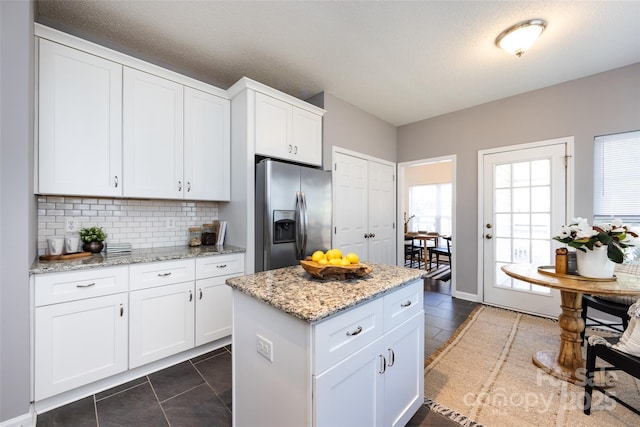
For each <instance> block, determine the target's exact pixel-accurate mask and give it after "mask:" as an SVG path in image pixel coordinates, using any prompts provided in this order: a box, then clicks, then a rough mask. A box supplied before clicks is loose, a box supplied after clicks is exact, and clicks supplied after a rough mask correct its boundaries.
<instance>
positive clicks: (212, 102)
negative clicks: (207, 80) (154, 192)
mask: <svg viewBox="0 0 640 427" xmlns="http://www.w3.org/2000/svg"><path fill="white" fill-rule="evenodd" d="M230 127H231V119H230V103H229V100H228V99H222V98H220V97H218V96H215V95H211V94H209V93H206V92H202V91H199V90H195V89H192V88H190V87H185V88H184V181H185V194H184V198H185V199H190V200H229V198H230V193H231V133H230Z"/></svg>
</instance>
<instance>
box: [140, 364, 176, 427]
mask: <svg viewBox="0 0 640 427" xmlns="http://www.w3.org/2000/svg"><path fill="white" fill-rule="evenodd" d="M145 376H146V377H147V381H149V386H150V387H151V392H152V393H153V395H154V396H155V397H156V402H158V406H159V407H160V410H161V411H162V415H163V416H164V419H165V420H166V421H167V425H168V426H169V427H171V421H169V417H167V413H166V412H165V410H164V407H163V406H162V403H161V402H160V399H159V398H158V393H156V388H155V387H154V386H153V383H152V382H151V378H149V375H145Z"/></svg>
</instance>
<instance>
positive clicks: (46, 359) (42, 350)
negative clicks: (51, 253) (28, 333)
mask: <svg viewBox="0 0 640 427" xmlns="http://www.w3.org/2000/svg"><path fill="white" fill-rule="evenodd" d="M126 270H127V269H126V267H124V268H121V267H119V268H111V269H108V268H106V269H96V270H91V271H88V272H74V273H55V274H49V275H42V276H38V277H37V278H36V279H35V300H36V308H35V320H34V378H35V384H34V397H35V399H36V400H40V399H44V398H47V397H50V396H53V395H55V394H59V393H62V392H65V391H67V390H71V389H73V388H76V387H79V386H81V385H84V384H88V383H90V382H93V381H97V380H100V379H103V378H106V377H108V376H111V375H115V374H117V373H120V372H123V371H126V370H127V365H128V364H127V359H128V324H129V323H128V322H129V320H128V293H127V292H126V290H127V288H128V285H127V281H126V277H127V276H126ZM123 291H124V292H123Z"/></svg>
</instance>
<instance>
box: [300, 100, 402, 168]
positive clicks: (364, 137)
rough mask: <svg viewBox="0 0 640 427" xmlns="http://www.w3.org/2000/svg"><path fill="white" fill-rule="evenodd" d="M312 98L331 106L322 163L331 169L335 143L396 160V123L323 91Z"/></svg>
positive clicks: (324, 124)
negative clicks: (393, 123)
mask: <svg viewBox="0 0 640 427" xmlns="http://www.w3.org/2000/svg"><path fill="white" fill-rule="evenodd" d="M307 101H308V102H310V103H312V104H314V105H317V106H318V107H320V108H324V109H325V110H327V113H326V114H325V115H324V117H323V121H322V142H323V148H322V150H323V151H322V163H323V165H324V168H325V169H330V166H329V165H330V163H331V149H332V147H333V146H337V147H340V148H346V149H348V150H352V151H356V152H358V153H362V154H367V155H369V156H372V157H377V158H378V159H382V160H388V161H390V162H395V161H396V127H395V126H393V125H392V124H390V123H387V122H385V121H384V120H381V119H379V118H377V117H375V116H373V115H371V114H369V113H367V112H365V111H362V110H360V109H359V108H357V107H354V106H353V105H351V104H349V103H347V102H345V101H343V100H341V99H340V98H336V97H335V96H333V95H331V94H330V93H327V92H323V93H320V94H318V95H316V96H314V97H313V98H310V99H308V100H307Z"/></svg>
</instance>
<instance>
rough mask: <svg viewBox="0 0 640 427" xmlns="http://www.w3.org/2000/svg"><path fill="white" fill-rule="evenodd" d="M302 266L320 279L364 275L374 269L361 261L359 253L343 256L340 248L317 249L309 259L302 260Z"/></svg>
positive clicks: (342, 278) (344, 278)
mask: <svg viewBox="0 0 640 427" xmlns="http://www.w3.org/2000/svg"><path fill="white" fill-rule="evenodd" d="M300 265H302V268H304V270H305V271H306V272H307V273H309V274H310V275H311V276H313V277H316V278H318V279H338V280H346V279H349V278H353V277H363V276H366V275H367V274H369V273H371V271H373V267H371V266H369V265H366V264H363V263H361V262H360V259H359V258H358V255H356V254H355V253H353V252H351V253H348V254H346V255H344V256H343V254H342V251H340V249H329V250H328V251H327V252H323V251H315V252H314V253H313V255H311V256H310V257H307V259H305V260H302V261H300Z"/></svg>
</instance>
